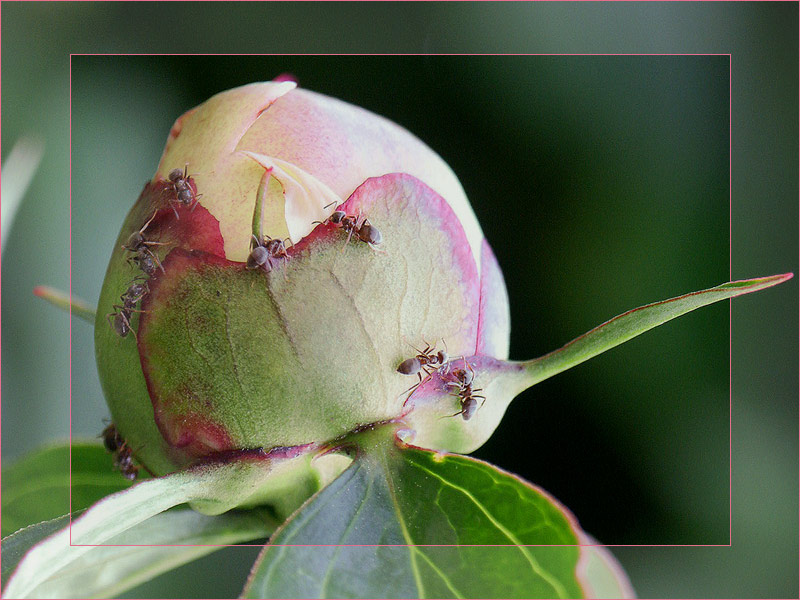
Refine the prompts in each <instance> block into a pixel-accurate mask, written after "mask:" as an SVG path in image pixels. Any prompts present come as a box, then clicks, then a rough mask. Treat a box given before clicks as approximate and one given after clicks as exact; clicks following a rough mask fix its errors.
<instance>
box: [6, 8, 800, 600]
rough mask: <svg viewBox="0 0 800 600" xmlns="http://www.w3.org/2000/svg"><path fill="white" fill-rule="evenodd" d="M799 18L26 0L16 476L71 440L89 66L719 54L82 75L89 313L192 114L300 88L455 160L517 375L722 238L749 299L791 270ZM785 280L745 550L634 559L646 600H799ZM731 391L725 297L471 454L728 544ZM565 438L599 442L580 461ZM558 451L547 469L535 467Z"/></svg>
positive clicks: (21, 45) (747, 482)
mask: <svg viewBox="0 0 800 600" xmlns="http://www.w3.org/2000/svg"><path fill="white" fill-rule="evenodd" d="M797 10H798V8H797V5H796V4H792V3H774V4H773V3H758V4H750V3H738V4H733V5H732V4H727V3H675V4H661V3H648V4H630V3H619V4H606V3H598V4H595V5H584V4H580V5H577V4H576V5H571V4H566V3H515V4H508V5H504V4H500V5H498V4H495V3H487V4H483V3H476V4H467V5H458V6H456V5H448V4H434V3H422V4H419V5H413V6H407V5H385V4H383V3H376V4H373V5H369V4H368V5H363V4H359V5H358V6H356V5H349V4H345V5H338V6H328V5H320V6H313V7H312V6H310V5H307V4H303V3H301V4H292V3H286V4H283V3H265V4H257V3H234V4H229V3H226V4H224V5H223V4H214V3H200V4H197V5H189V4H182V5H181V6H180V7H177V8H176V7H175V6H173V5H170V4H169V3H164V4H160V3H159V4H139V3H76V4H72V3H4V5H3V11H2V25H3V37H2V70H3V99H2V102H3V104H2V109H3V110H2V115H3V122H2V134H3V138H2V142H3V144H2V147H3V159H5V158H6V156H7V153H8V151H9V150H10V149H11V147H12V145H13V143H14V142H15V141H16V140H17V139H19V138H20V137H22V136H24V135H28V134H35V135H38V136H39V137H40V138H41V139H43V141H44V144H45V153H44V157H43V160H42V163H41V165H40V167H39V171H38V172H37V175H36V177H35V178H34V181H33V184H32V186H31V188H30V189H29V191H28V194H27V196H26V198H25V199H24V201H23V204H22V207H21V209H20V212H19V215H18V217H17V222H16V223H15V227H14V229H13V230H12V231H11V233H10V235H9V239H8V240H7V241H6V243H5V244H4V245H5V252H4V254H3V284H4V285H3V292H2V294H3V297H2V304H3V317H5V318H4V319H3V325H4V332H3V333H4V335H3V359H2V360H3V364H2V370H3V454H4V456H5V458H6V460H10V459H13V458H14V457H18V456H20V455H21V454H23V453H24V452H27V451H30V450H31V449H33V448H35V447H37V446H38V445H40V444H41V443H43V442H45V441H46V440H50V439H53V438H56V437H58V438H62V439H63V438H65V437H66V436H67V432H68V429H67V427H68V419H69V414H70V413H69V404H68V386H69V373H68V365H69V362H68V352H69V338H68V324H67V320H66V315H65V314H61V313H59V312H58V311H56V310H54V309H53V308H52V307H50V306H48V305H46V304H45V303H44V302H42V301H38V300H36V299H34V298H33V297H32V289H33V287H34V286H35V285H38V284H47V285H52V286H55V287H59V288H61V289H66V288H67V287H68V267H69V258H68V257H69V250H68V248H69V246H68V244H69V239H70V238H69V229H68V227H67V225H66V224H67V222H68V218H69V214H70V213H69V204H68V200H69V192H68V190H69V187H68V186H69V170H68V169H69V133H70V130H69V121H68V110H69V99H70V97H69V90H70V71H69V66H68V65H69V56H68V54H69V53H77V52H106V53H107V52H151V53H152V52H159V53H160V52H184V53H191V52H243V53H246V52H264V51H269V52H287V53H288V52H328V53H330V52H425V53H436V52H466V53H469V52H539V53H552V52H561V53H579V52H592V53H597V52H625V53H637V52H652V53H687V52H691V53H695V52H718V53H725V54H726V55H725V56H682V57H616V58H615V57H590V58H587V57H580V56H575V57H535V56H513V57H508V56H507V57H499V56H483V57H436V56H418V57H373V58H367V57H335V56H329V57H314V56H260V57H175V58H169V57H131V56H129V57H89V56H74V57H73V58H72V79H71V87H72V111H73V122H72V285H73V290H74V291H75V293H76V294H77V295H79V296H81V297H82V298H85V299H86V300H88V301H89V302H90V303H94V302H95V301H96V299H97V296H98V294H99V289H100V283H101V281H102V278H103V274H104V273H103V271H104V269H105V264H106V262H107V259H108V256H109V254H110V252H111V248H112V245H113V240H114V238H115V237H116V234H117V232H118V229H119V225H120V223H121V222H122V220H123V217H124V215H125V213H126V212H127V210H128V209H129V208H130V206H131V205H132V203H133V201H134V200H135V198H136V197H137V196H138V194H139V192H140V190H141V187H142V186H143V184H144V182H145V180H147V179H148V178H150V177H151V176H152V174H153V172H154V170H155V167H156V165H157V163H158V159H159V155H160V152H161V148H162V147H163V143H164V135H165V132H166V131H167V130H168V129H169V127H170V125H171V124H172V121H173V120H174V118H175V117H176V116H177V115H178V114H180V113H181V112H183V111H184V110H185V109H187V108H189V107H191V106H193V105H194V104H196V103H198V102H201V101H202V100H204V99H205V98H207V97H208V96H210V95H211V94H213V93H215V92H217V91H220V90H223V89H227V88H230V87H233V86H234V85H238V84H242V83H246V82H250V81H256V80H265V79H270V78H272V77H274V76H275V75H276V74H278V73H281V72H291V73H293V74H294V75H296V76H297V77H298V79H299V80H300V82H301V84H302V85H303V86H304V87H307V88H309V89H313V90H316V91H320V92H323V93H326V94H330V95H333V96H337V97H341V98H343V99H345V100H347V101H350V102H353V103H355V104H358V105H361V106H364V107H366V108H368V109H370V110H373V111H374V112H377V113H379V114H383V115H385V116H386V117H388V118H390V119H392V120H393V121H395V122H397V123H400V124H402V125H404V126H405V127H407V128H408V129H410V130H411V131H412V132H413V133H415V134H417V135H418V136H420V137H421V138H422V139H423V140H424V141H425V142H426V143H427V144H429V145H430V146H431V147H433V148H434V149H435V150H436V151H437V152H439V153H440V154H441V155H442V156H443V158H444V159H445V160H446V161H447V162H448V163H449V164H450V165H451V166H452V167H453V169H454V170H455V172H456V174H457V175H458V177H459V178H460V179H461V181H462V184H463V185H464V187H465V189H466V192H467V195H468V197H469V198H470V200H471V202H472V204H473V206H474V209H475V212H476V213H477V215H478V218H479V220H480V222H481V225H482V227H483V229H484V231H485V233H486V235H487V238H488V239H489V240H490V242H491V243H492V245H493V247H494V248H495V250H496V254H497V256H498V260H499V262H500V265H501V266H502V268H503V270H504V273H505V276H506V281H507V283H508V287H509V293H510V299H511V307H512V347H511V356H512V358H523V357H531V356H535V355H537V354H541V353H543V352H546V351H548V350H550V349H552V348H554V347H557V346H558V345H560V344H562V343H564V342H566V341H568V340H569V339H571V338H572V337H574V336H575V335H577V334H579V333H581V332H583V331H585V330H586V329H588V328H589V327H591V326H593V325H595V324H596V323H598V322H600V321H602V320H604V319H606V318H609V317H611V316H613V315H614V314H617V313H619V312H621V311H622V310H625V309H626V308H629V307H630V306H637V305H640V304H643V303H646V302H649V301H652V300H655V299H658V298H665V297H670V296H673V295H675V294H677V293H680V292H682V291H685V290H688V289H701V288H704V287H708V286H709V285H712V284H715V283H717V282H719V281H724V280H726V279H728V249H729V241H730V248H731V251H732V252H731V270H732V273H731V275H732V278H733V279H737V278H742V277H749V276H755V275H759V274H764V273H773V272H783V271H794V272H797V259H796V256H797V253H796V250H797V228H796V226H795V224H796V223H797V221H798V219H797V201H796V199H797V164H798V162H797V158H798V157H797V147H798V143H797V142H798V140H797V127H796V124H797V108H798V106H797V87H798V85H797V72H798V69H797V51H796V49H797V27H796V24H797ZM376 22H382V23H386V24H387V27H390V28H391V29H390V31H391V33H389V32H388V31H389V30H387V29H384V28H378V27H375V26H374V24H375V23H376ZM342 32H347V35H342ZM742 32H747V35H746V36H744V35H742ZM728 53H731V54H732V59H730V60H729V57H728V56H727V54H728ZM731 80H732V81H733V85H732V90H733V91H732V94H733V95H732V106H733V114H732V115H729V114H728V94H729V84H730V81H731ZM729 116H730V120H731V126H732V131H731V132H730V135H731V138H732V142H733V154H732V156H730V157H729V154H728V147H729V127H728V124H729ZM729 160H730V164H731V166H732V176H731V179H730V181H731V182H732V186H733V188H732V194H731V207H732V210H731V217H732V218H731V221H730V228H731V233H732V237H731V238H730V240H729V237H728V232H729V219H728V215H729V211H728V208H729V205H728V201H729V194H728V186H729V171H728V166H729ZM795 281H796V280H795ZM796 285H797V284H796V283H795V282H794V281H793V282H790V283H787V284H785V286H786V287H788V286H796ZM783 287H784V286H782V287H781V288H779V289H780V290H781V292H783V293H778V291H772V292H770V291H768V292H763V293H762V294H758V295H755V296H754V297H752V298H745V299H740V300H737V302H736V303H735V305H734V307H733V313H732V327H731V331H730V333H731V337H732V369H731V374H730V376H731V381H732V390H733V394H732V406H733V421H732V423H731V425H730V427H731V428H730V431H731V432H732V436H733V446H732V455H731V456H730V459H731V461H732V475H733V479H732V482H730V483H731V484H732V489H733V500H732V502H733V507H734V514H733V520H732V527H733V529H732V539H733V541H734V547H733V548H692V549H688V548H667V549H647V548H617V549H614V552H615V554H616V555H617V556H619V557H620V558H621V560H622V562H623V564H624V566H625V567H626V569H627V571H628V573H629V575H630V577H631V579H632V581H633V583H634V585H635V587H636V589H637V592H638V593H639V594H640V595H641V596H650V597H653V596H664V595H669V596H673V597H674V596H721V595H729V596H730V595H744V596H770V595H771V596H796V594H797V582H796V565H797V535H796V533H797V511H796V507H797V500H798V498H797V466H798V465H797V368H796V365H797V335H796V332H797V314H798V311H797V294H796V293H793V294H792V293H786V291H785V290H783ZM794 289H795V290H796V287H795V288H794ZM588 290H593V291H592V292H591V295H590V293H589V291H588ZM597 290H599V291H597ZM72 336H73V337H72V417H73V433H74V434H75V435H85V436H95V435H97V434H98V433H99V432H100V430H101V429H102V427H103V425H102V422H101V419H102V418H103V417H105V416H107V412H106V408H105V403H104V401H103V399H102V396H101V394H100V389H99V385H98V383H97V377H96V373H95V367H94V356H93V348H92V333H91V330H90V327H89V326H87V325H86V324H85V323H83V322H82V321H76V320H73V329H72ZM728 389H729V370H728V311H727V309H726V307H725V306H724V305H719V306H717V307H711V308H708V309H705V310H704V311H703V312H699V313H696V314H694V315H689V316H687V317H684V318H683V319H681V320H679V321H677V322H675V323H672V324H670V325H668V326H665V327H662V328H660V329H659V330H657V331H655V332H653V333H651V334H649V335H648V336H645V337H643V338H640V339H637V340H635V341H633V342H631V343H630V344H627V345H626V346H624V347H622V348H620V349H617V350H615V351H613V352H610V353H608V354H607V355H605V356H603V357H602V358H599V359H597V360H595V361H592V362H591V363H588V364H586V365H583V366H581V367H579V368H577V369H574V370H572V371H571V372H570V373H569V374H564V375H561V376H559V377H556V378H553V379H551V380H549V381H547V382H545V383H543V384H541V385H539V386H536V388H534V389H533V390H531V391H530V392H528V394H527V396H525V397H523V398H521V399H519V400H518V401H517V402H515V403H514V404H513V405H512V407H511V410H510V411H509V412H510V414H508V415H507V416H506V418H505V420H504V422H503V423H502V424H501V427H500V429H499V430H498V432H497V433H496V435H495V437H494V438H493V439H492V440H491V441H490V442H489V443H488V444H487V445H486V446H484V447H483V448H482V449H481V450H479V451H478V453H477V454H478V456H480V457H482V458H485V459H487V460H490V461H492V462H493V463H495V464H498V465H500V466H502V467H503V468H506V469H508V470H510V471H512V472H516V473H519V474H520V475H522V476H524V477H525V478H526V479H528V480H530V481H533V482H535V483H536V484H538V485H541V486H542V487H543V488H545V489H547V490H548V491H549V492H551V493H552V494H553V495H555V496H556V497H558V498H559V499H560V500H562V501H563V502H564V503H565V504H566V505H567V506H569V507H570V509H571V510H572V511H573V512H574V513H575V514H576V515H578V517H579V518H580V520H581V525H582V526H583V528H584V529H586V530H587V531H589V532H591V533H592V534H594V535H595V536H596V537H598V538H599V539H601V540H602V541H603V542H605V543H640V544H641V543H653V544H663V543H692V544H702V543H714V544H727V543H728V541H729V537H728V529H729V520H728V515H729V494H728V492H729V471H728V467H729V464H730V462H729V453H728V433H729V419H728V416H729V395H728ZM564 430H568V431H569V432H570V435H571V438H572V439H574V440H579V441H580V443H578V444H576V445H575V447H574V448H567V449H565V448H564V444H563V443H561V442H562V437H561V436H562V432H563V431H564ZM548 452H552V453H553V456H554V460H552V461H536V462H532V461H531V460H530V457H531V456H546V455H547V453H548ZM556 454H557V458H558V460H555V457H556ZM676 465H679V467H676ZM765 490H768V491H769V493H768V494H767V493H765ZM623 491H624V493H623ZM598 499H599V500H598ZM244 554H248V556H247V557H244ZM254 554H255V549H252V548H242V549H240V548H234V549H229V550H226V551H223V552H220V553H216V554H215V555H214V556H213V557H210V558H208V559H203V561H205V562H200V563H198V564H197V565H190V566H187V567H184V568H183V569H181V570H179V571H177V572H176V573H175V574H174V576H169V579H167V578H164V579H161V580H156V581H154V582H152V583H150V584H148V585H147V586H146V587H143V588H139V590H138V591H134V592H132V595H133V596H136V597H142V596H144V597H146V596H148V595H155V596H159V597H169V596H170V595H176V596H180V597H186V596H191V595H204V596H206V597H211V596H214V595H219V596H223V597H225V596H227V597H230V596H231V595H233V594H236V593H238V591H239V589H240V584H241V581H242V580H243V578H244V575H245V573H246V571H247V567H248V566H249V564H251V563H252V559H253V557H254ZM211 572H213V573H214V576H213V578H211V577H208V573H211ZM676 572H680V573H681V574H682V576H681V578H680V581H676V580H675V577H674V574H675V573H676ZM190 573H191V574H190ZM170 582H172V583H171V584H170ZM168 584H169V585H174V586H175V587H174V588H171V587H169V586H168ZM165 586H167V587H165ZM192 586H195V587H192Z"/></svg>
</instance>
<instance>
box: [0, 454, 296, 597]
mask: <svg viewBox="0 0 800 600" xmlns="http://www.w3.org/2000/svg"><path fill="white" fill-rule="evenodd" d="M299 461H310V456H308V455H300V456H297V457H295V458H286V459H269V458H266V457H261V458H255V457H253V456H247V457H243V458H241V459H238V460H235V459H233V458H231V459H229V460H228V461H227V462H220V463H210V464H205V465H201V466H198V467H195V468H193V469H191V470H187V471H181V472H179V473H175V474H172V475H168V476H165V477H161V478H158V479H150V480H146V481H142V482H140V483H138V484H136V485H134V486H133V487H131V488H130V489H127V490H125V491H122V492H118V493H116V494H113V495H111V496H108V497H107V498H105V499H103V500H101V501H100V502H98V503H96V504H94V505H93V506H92V507H91V508H89V509H88V510H87V511H86V512H85V513H84V514H83V515H82V516H81V517H80V518H78V519H76V520H74V521H73V522H72V527H71V528H70V529H64V530H61V531H59V532H58V533H56V534H55V535H53V536H52V537H50V538H48V539H46V540H44V541H43V542H42V543H40V544H38V545H37V546H36V547H35V548H33V550H31V552H29V553H28V554H27V555H26V556H25V558H24V559H23V560H22V562H21V563H20V564H19V566H18V568H17V570H16V571H15V573H14V575H13V576H12V577H11V579H10V581H9V583H8V586H7V587H6V590H5V596H6V597H14V598H24V597H30V596H34V597H36V593H35V590H36V589H37V587H38V586H40V585H42V584H43V583H44V582H45V581H47V580H49V579H50V578H52V577H54V576H57V575H59V576H60V574H63V573H67V572H68V571H69V570H70V569H71V568H72V567H73V566H74V565H75V564H77V563H76V561H78V560H80V559H82V558H83V557H84V555H86V554H87V553H88V552H90V551H91V550H92V548H93V547H95V546H97V545H101V544H108V543H110V541H111V540H113V539H115V538H116V537H117V536H120V535H122V534H124V533H125V532H127V531H128V530H130V529H131V528H133V527H134V526H136V525H138V524H140V523H142V522H144V521H146V520H147V519H149V518H151V517H154V516H155V515H158V514H159V513H162V512H164V511H165V510H167V509H169V508H171V507H173V506H177V505H179V504H183V503H186V502H192V503H193V505H194V506H196V507H199V508H201V509H202V510H203V512H205V513H206V514H220V513H223V512H226V511H228V510H230V509H231V508H233V507H235V506H238V505H241V504H242V503H243V501H246V500H247V499H248V498H250V499H252V501H253V502H258V501H261V500H263V498H265V497H268V495H269V492H270V490H275V489H278V490H280V491H281V492H283V491H284V490H283V486H285V485H287V481H286V480H285V479H284V478H283V476H284V475H286V474H288V476H289V477H291V475H292V473H293V472H294V468H295V467H296V463H297V462H299ZM273 525H274V523H273ZM140 543H141V542H140ZM155 543H158V542H155Z"/></svg>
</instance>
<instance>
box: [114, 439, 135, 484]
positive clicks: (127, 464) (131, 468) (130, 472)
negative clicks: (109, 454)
mask: <svg viewBox="0 0 800 600" xmlns="http://www.w3.org/2000/svg"><path fill="white" fill-rule="evenodd" d="M114 467H115V468H116V469H118V470H119V472H120V473H122V476H123V477H124V478H125V479H127V480H128V481H133V480H134V479H136V477H137V476H138V475H139V467H137V466H136V465H135V464H133V454H132V452H131V449H130V447H129V446H128V444H127V442H123V444H122V446H121V447H120V448H119V450H117V453H116V455H115V456H114Z"/></svg>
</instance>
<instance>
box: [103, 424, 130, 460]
mask: <svg viewBox="0 0 800 600" xmlns="http://www.w3.org/2000/svg"><path fill="white" fill-rule="evenodd" d="M104 420H105V419H104ZM100 437H101V438H103V445H104V446H105V447H106V451H108V452H116V451H117V450H119V449H120V448H121V447H122V446H123V445H124V444H125V440H124V439H122V436H121V435H120V434H119V432H118V431H117V428H116V427H115V426H114V424H113V423H109V424H108V425H107V426H106V428H105V429H103V432H102V433H101V434H100Z"/></svg>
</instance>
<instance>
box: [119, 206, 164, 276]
mask: <svg viewBox="0 0 800 600" xmlns="http://www.w3.org/2000/svg"><path fill="white" fill-rule="evenodd" d="M157 214H158V211H156V212H154V213H153V216H152V217H150V219H149V220H148V221H147V223H145V224H144V225H142V228H141V229H140V230H139V231H134V232H133V233H132V234H131V235H130V236H129V237H128V241H127V242H125V243H124V244H123V245H122V248H123V249H124V250H127V251H128V252H132V253H133V256H130V257H128V262H129V263H131V262H134V263H136V264H137V265H138V266H139V268H140V269H141V270H142V271H144V272H145V273H147V274H148V275H152V274H153V273H155V271H156V267H158V268H160V269H161V272H162V273H165V272H166V271H164V267H163V265H162V264H161V263H160V262H159V260H158V257H157V256H156V255H155V253H154V252H153V251H152V250H151V249H150V246H166V243H165V242H153V241H151V240H148V239H146V238H145V237H144V232H145V230H146V229H147V227H148V226H149V225H150V223H152V222H153V219H155V218H156V215H157Z"/></svg>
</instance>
